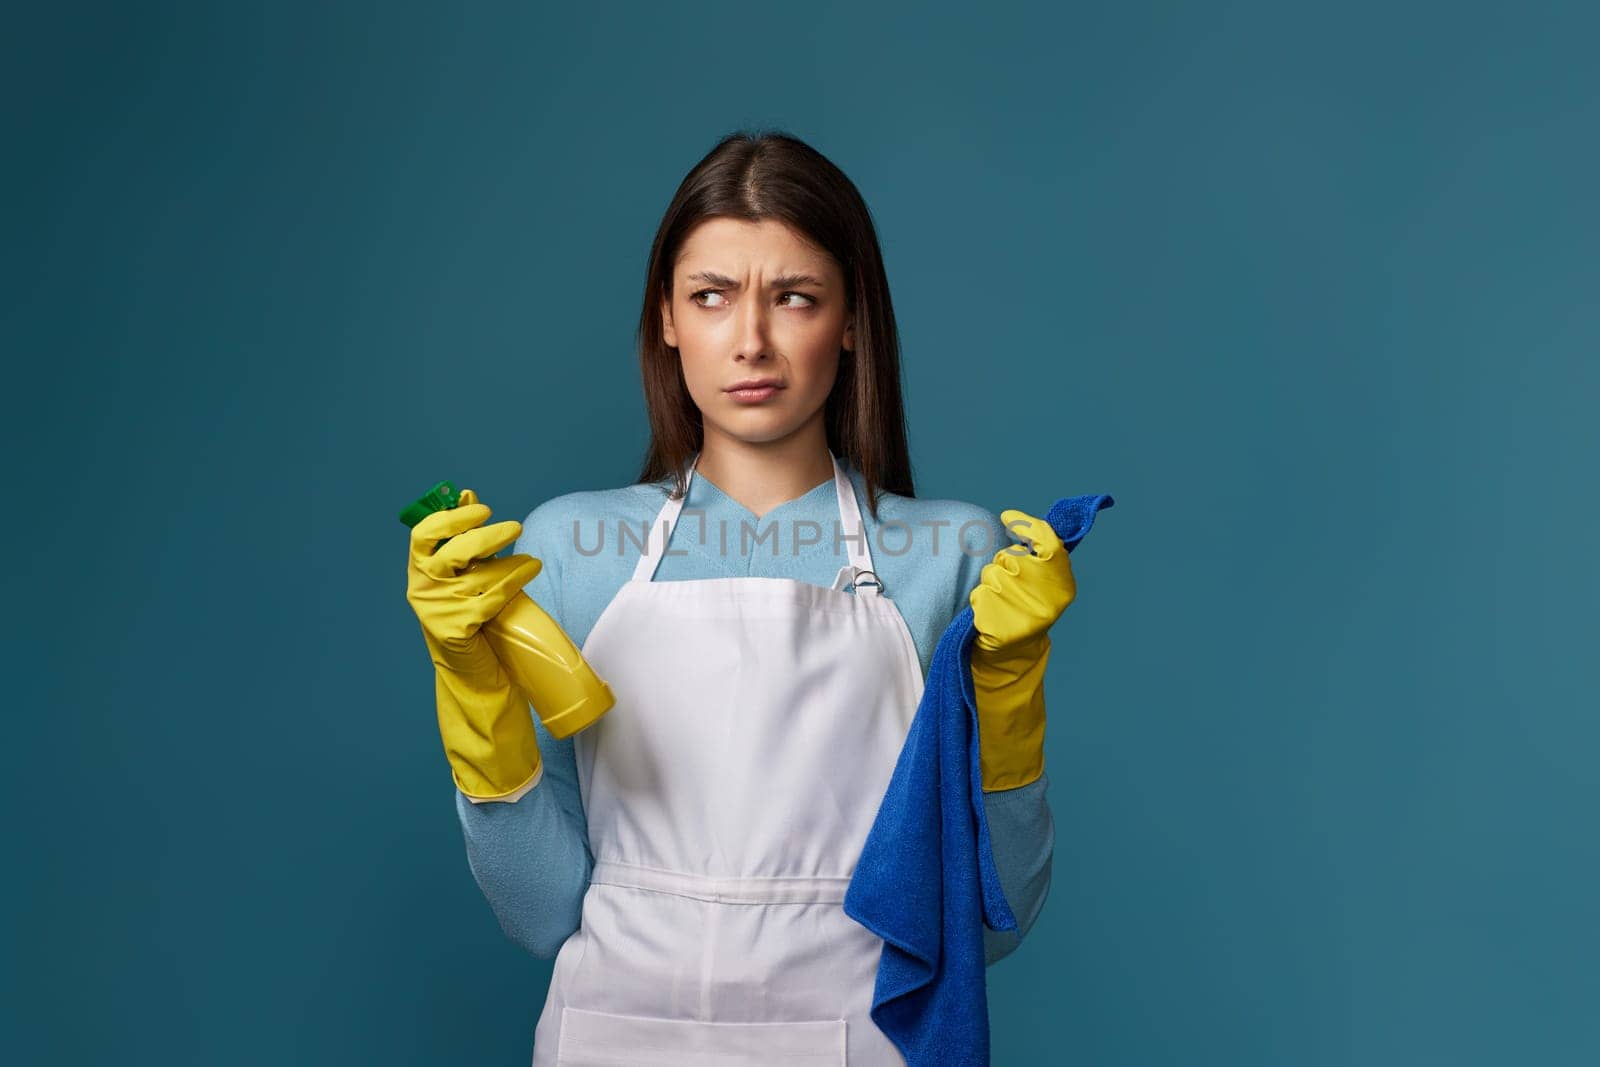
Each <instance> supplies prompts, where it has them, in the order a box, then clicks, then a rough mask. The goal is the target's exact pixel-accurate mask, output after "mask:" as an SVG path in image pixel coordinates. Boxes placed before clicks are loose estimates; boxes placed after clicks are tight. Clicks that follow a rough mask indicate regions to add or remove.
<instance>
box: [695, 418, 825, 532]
mask: <svg viewBox="0 0 1600 1067" xmlns="http://www.w3.org/2000/svg"><path fill="white" fill-rule="evenodd" d="M695 476H696V477H703V478H706V479H707V480H709V481H710V482H711V484H713V485H715V486H716V487H717V488H718V489H720V490H722V491H723V492H724V493H725V494H727V496H728V497H729V498H730V499H731V500H733V501H735V502H736V503H738V504H739V506H740V507H743V508H745V509H746V510H748V511H749V512H750V513H751V514H753V515H755V516H756V518H758V519H759V518H760V517H761V516H763V515H765V514H766V513H767V512H769V511H771V510H772V509H773V508H775V507H777V506H778V505H780V504H787V503H788V502H789V501H791V500H795V499H797V498H799V497H802V496H804V495H805V494H806V493H808V492H810V491H811V490H813V489H815V488H816V487H817V486H819V485H821V484H822V483H823V482H825V481H828V480H830V479H832V477H833V457H832V454H831V453H830V452H829V451H828V440H827V435H826V433H825V431H824V429H823V426H822V423H821V422H820V421H817V422H814V423H813V424H812V425H811V426H810V427H807V428H806V429H805V430H802V431H801V432H798V433H795V434H791V435H790V436H788V437H785V438H783V439H781V440H777V441H743V440H740V439H739V438H737V437H730V436H728V435H726V434H724V433H721V432H717V431H715V430H714V429H713V428H711V427H709V426H708V427H707V428H706V434H705V442H704V444H703V445H702V446H701V449H700V462H699V463H698V465H697V466H696V467H695Z"/></svg>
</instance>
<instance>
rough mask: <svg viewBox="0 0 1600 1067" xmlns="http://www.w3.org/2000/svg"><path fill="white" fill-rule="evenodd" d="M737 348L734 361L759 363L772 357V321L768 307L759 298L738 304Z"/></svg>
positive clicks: (743, 300) (745, 300)
mask: <svg viewBox="0 0 1600 1067" xmlns="http://www.w3.org/2000/svg"><path fill="white" fill-rule="evenodd" d="M737 314H738V320H737V321H738V333H737V335H736V342H737V348H736V350H735V352H734V359H736V360H741V361H743V362H747V363H759V362H760V361H762V360H764V359H767V358H768V357H769V356H771V355H772V350H771V347H770V345H771V337H770V332H771V321H770V319H769V318H768V310H767V307H766V305H765V304H764V303H763V302H762V301H761V299H760V298H759V297H757V298H749V297H747V298H745V299H742V300H740V301H739V304H738V312H737Z"/></svg>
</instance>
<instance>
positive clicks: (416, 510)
mask: <svg viewBox="0 0 1600 1067" xmlns="http://www.w3.org/2000/svg"><path fill="white" fill-rule="evenodd" d="M459 503H461V492H460V490H458V489H457V488H456V487H455V486H454V485H452V484H451V483H450V482H436V483H435V484H434V486H433V488H432V489H429V490H428V491H427V492H426V493H423V494H422V495H421V496H419V497H417V499H415V500H413V501H412V502H411V503H409V504H407V505H406V506H405V507H404V508H403V509H401V512H400V521H401V522H403V523H405V524H406V525H407V526H415V525H416V524H417V523H419V522H421V521H422V520H423V518H424V517H426V516H428V515H432V514H433V513H434V512H435V511H445V510H448V509H449V508H453V507H455V506H456V505H457V504H459ZM448 540H450V538H448V537H446V538H445V539H444V541H440V542H439V543H440V544H441V545H442V544H444V542H445V541H448Z"/></svg>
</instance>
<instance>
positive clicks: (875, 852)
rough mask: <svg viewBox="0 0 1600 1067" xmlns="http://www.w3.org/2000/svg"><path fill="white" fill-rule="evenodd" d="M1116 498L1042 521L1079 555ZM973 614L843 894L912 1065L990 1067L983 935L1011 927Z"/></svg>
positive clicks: (1079, 499)
mask: <svg viewBox="0 0 1600 1067" xmlns="http://www.w3.org/2000/svg"><path fill="white" fill-rule="evenodd" d="M1113 503H1115V501H1113V500H1112V498H1111V497H1110V496H1107V495H1105V494H1101V495H1098V496H1093V495H1091V496H1074V497H1063V498H1062V499H1060V500H1058V501H1056V503H1055V505H1054V506H1052V507H1051V508H1050V511H1049V512H1048V513H1047V514H1046V515H1045V521H1046V522H1048V523H1049V524H1050V527H1051V528H1052V529H1053V530H1055V532H1056V534H1057V536H1059V537H1060V538H1061V540H1062V542H1063V544H1065V545H1066V547H1067V550H1068V551H1071V550H1072V548H1073V547H1074V546H1076V545H1077V543H1078V542H1079V541H1081V540H1083V538H1084V535H1085V534H1087V533H1088V532H1089V527H1090V526H1091V525H1093V523H1094V516H1095V513H1096V512H1098V511H1099V510H1100V509H1101V508H1109V507H1111V506H1112V504H1113ZM977 633H978V631H977V630H976V629H974V628H973V625H972V607H971V606H970V605H968V606H967V607H966V608H965V609H963V610H962V612H961V614H959V615H957V616H956V617H955V619H954V620H953V621H952V622H951V623H950V625H949V627H948V628H946V629H945V632H944V634H943V635H942V636H941V637H940V638H939V644H938V646H937V647H935V648H934V651H933V659H932V661H931V662H930V663H929V666H928V680H927V684H926V686H925V688H924V690H923V694H922V702H921V703H920V704H919V705H918V706H917V713H916V716H915V717H914V718H913V719H912V721H911V730H910V732H909V733H908V734H907V735H906V742H905V746H904V747H903V748H902V749H901V750H900V758H899V760H898V761H897V762H896V764H895V768H894V775H893V777H892V778H890V780H889V788H888V791H887V792H886V793H885V794H884V797H883V802H882V804H881V805H880V806H879V808H878V816H877V819H876V820H875V821H874V822H873V824H872V829H871V830H870V831H869V832H868V834H867V841H866V844H865V846H863V848H862V850H861V858H860V859H859V860H858V861H857V863H856V869H855V873H854V875H852V876H851V878H850V885H849V888H848V889H847V890H846V891H845V898H844V910H845V914H847V915H849V916H850V917H851V918H852V919H855V920H856V921H857V922H859V923H861V924H862V925H863V926H865V927H866V928H867V929H869V930H871V931H872V932H873V933H875V934H877V935H878V936H879V937H881V938H883V940H884V946H883V955H882V957H881V958H880V959H879V961H878V978H877V984H876V986H875V988H874V990H873V996H872V1019H873V1021H874V1022H875V1023H877V1024H878V1028H879V1029H881V1030H882V1031H883V1032H884V1033H885V1034H886V1035H887V1036H888V1037H889V1039H890V1040H891V1041H893V1042H894V1044H895V1046H896V1047H897V1048H898V1049H899V1050H900V1053H901V1055H903V1056H904V1057H905V1059H906V1064H907V1067H925V1065H928V1067H931V1065H933V1064H939V1065H941V1067H958V1065H969V1064H984V1065H987V1064H988V1062H989V1000H988V993H987V990H986V987H985V985H984V978H985V963H984V954H983V930H982V928H981V927H980V926H979V925H978V924H979V922H980V920H981V921H982V922H984V923H987V924H988V926H989V928H990V929H993V930H1015V929H1016V928H1017V919H1016V916H1015V915H1013V914H1012V912H1011V905H1009V904H1007V903H1006V899H1005V894H1004V893H1003V892H1002V891H1001V889H1000V878H999V875H998V874H997V873H996V872H995V865H994V853H993V852H992V851H991V849H990V845H989V820H988V817H987V815H986V814H985V811H984V805H983V776H982V769H981V768H980V766H979V763H978V711H977V703H976V698H975V697H974V695H973V689H972V670H971V666H970V664H971V654H972V642H973V640H974V639H975V638H976V637H977Z"/></svg>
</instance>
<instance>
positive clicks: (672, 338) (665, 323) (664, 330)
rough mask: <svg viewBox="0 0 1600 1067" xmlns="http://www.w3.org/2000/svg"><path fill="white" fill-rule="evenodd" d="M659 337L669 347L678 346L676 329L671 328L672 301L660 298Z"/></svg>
mask: <svg viewBox="0 0 1600 1067" xmlns="http://www.w3.org/2000/svg"><path fill="white" fill-rule="evenodd" d="M661 339H662V340H663V341H665V342H666V343H667V347H669V348H677V347H678V331H677V330H674V329H673V328H672V301H671V300H670V299H669V298H667V297H662V298H661Z"/></svg>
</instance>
